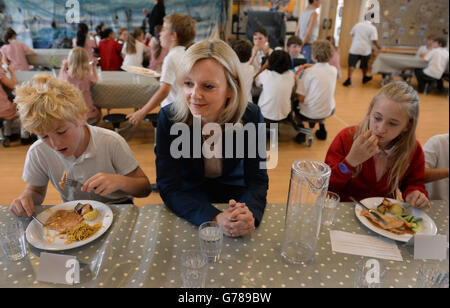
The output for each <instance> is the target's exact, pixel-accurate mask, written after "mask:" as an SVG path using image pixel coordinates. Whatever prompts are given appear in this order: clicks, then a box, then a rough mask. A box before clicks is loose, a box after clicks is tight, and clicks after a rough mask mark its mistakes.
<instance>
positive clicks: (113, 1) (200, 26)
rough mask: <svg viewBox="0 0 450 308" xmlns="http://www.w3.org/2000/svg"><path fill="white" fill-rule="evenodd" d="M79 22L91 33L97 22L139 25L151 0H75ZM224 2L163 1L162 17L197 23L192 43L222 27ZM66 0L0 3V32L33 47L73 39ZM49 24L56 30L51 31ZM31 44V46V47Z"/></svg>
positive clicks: (73, 28)
mask: <svg viewBox="0 0 450 308" xmlns="http://www.w3.org/2000/svg"><path fill="white" fill-rule="evenodd" d="M79 3H80V21H81V22H84V23H86V24H87V25H88V26H89V27H91V30H92V31H94V29H95V26H96V25H97V24H99V23H100V22H101V21H103V22H104V24H105V25H106V27H111V28H113V29H114V30H115V31H117V30H118V29H119V28H121V27H125V28H128V29H133V28H138V27H140V26H141V25H142V20H143V19H144V15H143V13H142V9H143V8H147V9H148V10H149V11H150V10H151V8H152V7H153V5H154V4H153V1H151V0H146V1H144V0H109V1H107V0H79ZM227 3H228V1H226V0H166V1H165V6H166V14H172V13H184V14H188V15H190V16H192V17H193V18H194V19H196V20H197V37H196V41H198V40H201V39H205V38H207V37H208V35H209V33H210V32H211V30H212V28H213V27H214V25H215V24H217V23H218V22H219V21H220V20H222V24H223V25H224V24H225V21H226V16H225V6H226V5H227ZM65 4H66V0H54V1H50V0H0V33H1V36H2V37H3V33H4V30H5V29H6V27H9V26H12V27H13V28H14V29H15V30H16V32H17V33H18V40H20V41H23V42H25V43H27V44H28V45H30V46H32V45H34V47H43V48H45V47H47V46H48V45H49V44H50V42H51V41H52V40H53V39H54V38H56V37H59V36H67V37H69V38H72V37H74V36H75V32H76V24H68V23H67V22H66V12H67V10H68V9H67V8H66V7H65ZM52 21H55V22H56V25H57V29H56V30H55V29H52V27H51V23H52ZM32 42H33V44H32Z"/></svg>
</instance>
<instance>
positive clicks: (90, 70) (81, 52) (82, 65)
mask: <svg viewBox="0 0 450 308" xmlns="http://www.w3.org/2000/svg"><path fill="white" fill-rule="evenodd" d="M96 67H97V60H94V62H93V63H92V65H90V64H89V56H88V53H87V51H86V49H84V48H82V47H75V48H74V49H72V50H71V51H70V53H69V58H68V60H64V61H63V67H62V68H61V72H60V73H59V79H62V80H66V81H68V82H70V83H71V84H73V85H74V86H76V87H77V88H78V89H80V91H81V93H82V94H83V98H84V102H85V103H86V107H87V108H88V109H89V111H88V113H87V120H88V123H89V124H95V123H97V122H98V121H99V120H100V117H101V112H100V110H99V109H98V108H97V107H95V106H94V103H93V102H92V96H91V84H94V83H97V80H98V76H97V68H96Z"/></svg>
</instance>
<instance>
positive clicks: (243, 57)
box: [231, 40, 256, 102]
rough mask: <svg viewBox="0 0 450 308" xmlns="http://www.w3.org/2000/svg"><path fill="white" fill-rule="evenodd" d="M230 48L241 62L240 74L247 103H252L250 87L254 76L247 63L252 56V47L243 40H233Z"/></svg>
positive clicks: (252, 68) (251, 67)
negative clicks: (246, 95)
mask: <svg viewBox="0 0 450 308" xmlns="http://www.w3.org/2000/svg"><path fill="white" fill-rule="evenodd" d="M231 48H233V50H234V51H235V52H236V54H237V56H238V58H239V61H240V62H241V66H240V68H241V72H242V75H243V79H242V81H243V83H245V89H246V91H247V94H248V101H249V102H252V86H253V77H254V76H255V73H256V72H255V68H254V67H253V65H251V64H250V63H249V60H250V57H251V55H252V45H251V44H250V43H249V42H247V41H244V40H234V41H232V42H231Z"/></svg>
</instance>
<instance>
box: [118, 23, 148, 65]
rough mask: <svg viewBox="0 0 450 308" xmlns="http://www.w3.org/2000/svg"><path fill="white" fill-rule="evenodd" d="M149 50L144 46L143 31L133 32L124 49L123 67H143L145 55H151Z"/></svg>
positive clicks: (136, 30)
mask: <svg viewBox="0 0 450 308" xmlns="http://www.w3.org/2000/svg"><path fill="white" fill-rule="evenodd" d="M149 52H150V51H149V49H148V47H147V46H145V45H144V32H143V31H142V30H141V29H135V30H133V31H132V32H131V33H130V34H129V35H128V38H127V41H126V43H125V44H124V45H123V48H122V55H124V56H125V58H124V59H123V63H122V65H124V66H127V65H131V66H139V67H142V61H143V60H144V53H149Z"/></svg>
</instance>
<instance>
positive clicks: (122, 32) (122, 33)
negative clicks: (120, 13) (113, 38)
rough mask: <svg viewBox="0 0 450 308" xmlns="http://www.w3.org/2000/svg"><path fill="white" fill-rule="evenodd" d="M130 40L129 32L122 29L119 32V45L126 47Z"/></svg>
mask: <svg viewBox="0 0 450 308" xmlns="http://www.w3.org/2000/svg"><path fill="white" fill-rule="evenodd" d="M127 40H128V30H127V29H125V28H120V29H119V30H117V43H119V44H120V45H122V46H123V45H124V44H125V43H126V42H127Z"/></svg>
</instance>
